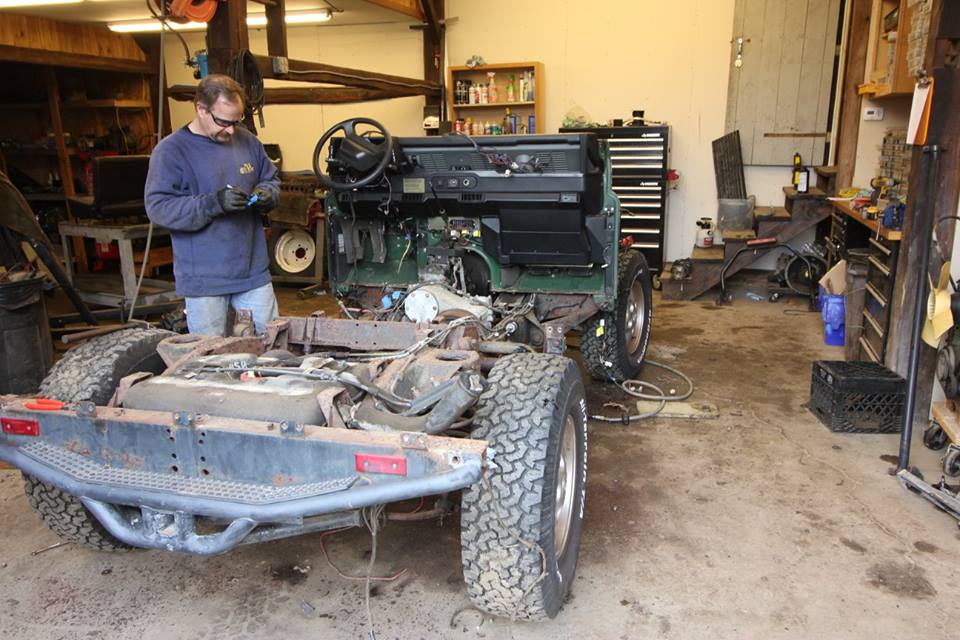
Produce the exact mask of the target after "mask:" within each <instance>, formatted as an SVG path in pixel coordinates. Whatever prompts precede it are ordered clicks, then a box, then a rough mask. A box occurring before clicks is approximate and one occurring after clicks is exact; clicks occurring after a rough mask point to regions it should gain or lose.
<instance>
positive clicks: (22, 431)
mask: <svg viewBox="0 0 960 640" xmlns="http://www.w3.org/2000/svg"><path fill="white" fill-rule="evenodd" d="M0 423H3V432H4V433H9V434H10V435H12V436H39V435H40V423H39V422H37V421H36V420H18V419H16V418H2V419H0Z"/></svg>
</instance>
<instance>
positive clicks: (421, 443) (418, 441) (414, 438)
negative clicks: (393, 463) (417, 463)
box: [400, 432, 427, 451]
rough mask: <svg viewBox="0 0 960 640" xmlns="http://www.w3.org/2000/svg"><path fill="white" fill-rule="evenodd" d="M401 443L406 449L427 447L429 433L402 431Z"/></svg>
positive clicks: (423, 448)
mask: <svg viewBox="0 0 960 640" xmlns="http://www.w3.org/2000/svg"><path fill="white" fill-rule="evenodd" d="M400 444H401V446H403V448H404V449H422V450H424V451H426V449H427V434H425V433H409V432H408V433H402V434H400Z"/></svg>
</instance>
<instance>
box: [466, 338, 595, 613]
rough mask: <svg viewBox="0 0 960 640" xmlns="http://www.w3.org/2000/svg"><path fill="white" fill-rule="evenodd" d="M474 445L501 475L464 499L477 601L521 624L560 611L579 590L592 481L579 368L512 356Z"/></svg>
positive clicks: (482, 408) (486, 396)
mask: <svg viewBox="0 0 960 640" xmlns="http://www.w3.org/2000/svg"><path fill="white" fill-rule="evenodd" d="M488 382H489V387H488V389H487V390H486V391H485V392H484V393H483V395H482V396H481V398H480V404H479V407H478V409H477V411H476V416H475V418H474V426H475V428H474V432H473V434H472V437H474V438H479V439H484V440H487V441H488V442H489V443H490V446H491V447H492V448H493V450H494V451H495V452H496V455H495V457H494V463H495V467H493V468H491V469H487V470H485V471H484V476H483V478H482V479H481V481H480V482H479V483H478V484H476V485H475V486H473V487H470V488H469V489H467V490H465V491H464V492H463V499H462V505H461V506H462V508H461V519H460V542H461V557H462V560H463V575H464V579H465V581H466V583H467V592H468V593H469V595H470V599H471V600H472V601H473V603H474V604H475V605H476V606H477V607H479V608H480V609H482V610H484V611H487V612H489V613H492V614H494V615H498V616H504V617H507V618H512V619H515V620H544V619H546V618H552V617H554V616H555V615H557V612H558V611H560V607H561V605H562V604H563V600H564V598H565V597H566V595H567V593H568V592H569V590H570V586H571V585H572V584H573V578H574V574H575V573H576V567H577V552H578V550H579V547H580V534H581V532H582V529H583V510H584V500H585V498H586V482H587V415H586V414H587V410H586V406H587V405H586V400H585V398H584V387H583V379H582V378H581V376H580V371H579V370H578V368H577V365H576V364H575V363H574V362H573V361H572V360H570V359H568V358H565V357H563V356H557V355H545V354H529V353H524V354H513V355H508V356H504V357H503V358H501V359H500V360H499V361H498V362H497V363H496V365H494V367H493V369H492V370H491V371H490V376H489V378H488Z"/></svg>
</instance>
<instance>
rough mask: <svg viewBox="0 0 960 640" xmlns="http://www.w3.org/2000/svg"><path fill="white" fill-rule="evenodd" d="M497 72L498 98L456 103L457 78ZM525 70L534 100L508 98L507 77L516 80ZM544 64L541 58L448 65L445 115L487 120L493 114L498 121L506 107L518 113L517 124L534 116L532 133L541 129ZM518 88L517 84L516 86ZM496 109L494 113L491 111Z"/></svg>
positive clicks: (475, 79)
mask: <svg viewBox="0 0 960 640" xmlns="http://www.w3.org/2000/svg"><path fill="white" fill-rule="evenodd" d="M489 71H492V72H494V73H496V85H497V93H498V94H499V100H498V101H497V102H495V103H486V104H458V103H457V102H456V91H455V87H456V86H457V80H470V81H471V82H474V83H481V82H486V81H487V72H489ZM524 71H530V72H533V77H534V82H533V100H516V101H514V102H507V101H506V97H507V79H508V77H509V76H510V75H511V74H512V75H513V76H514V77H515V78H516V82H517V85H518V84H519V79H520V76H521V75H523V72H524ZM543 82H544V77H543V64H542V63H540V62H510V63H499V64H485V65H483V66H482V67H473V68H471V67H463V66H461V67H450V68H449V69H448V71H447V114H448V115H447V118H448V119H449V120H450V121H451V122H455V121H456V120H457V118H464V119H466V118H467V117H470V118H473V119H474V120H477V119H482V120H489V119H490V118H493V119H494V120H495V121H496V122H497V123H499V122H500V121H501V119H502V118H503V115H504V110H505V109H507V108H509V109H510V111H511V113H514V114H516V115H517V122H518V124H523V125H526V124H527V122H528V117H529V116H530V115H532V116H533V118H534V124H535V127H536V131H535V133H543V132H544V131H545V129H544V109H543ZM517 91H519V88H518V89H517ZM492 112H496V115H492ZM528 133H529V132H528Z"/></svg>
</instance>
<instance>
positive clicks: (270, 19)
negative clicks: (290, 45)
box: [267, 0, 289, 58]
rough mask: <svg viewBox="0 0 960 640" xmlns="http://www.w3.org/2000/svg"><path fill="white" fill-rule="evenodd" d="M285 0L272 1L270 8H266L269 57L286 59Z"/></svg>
mask: <svg viewBox="0 0 960 640" xmlns="http://www.w3.org/2000/svg"><path fill="white" fill-rule="evenodd" d="M284 3H285V0H274V2H273V5H272V6H267V53H268V54H269V55H271V56H281V57H283V58H286V57H287V56H288V55H289V54H288V53H287V23H286V22H285V20H284V18H285V16H286V8H285V7H284Z"/></svg>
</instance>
